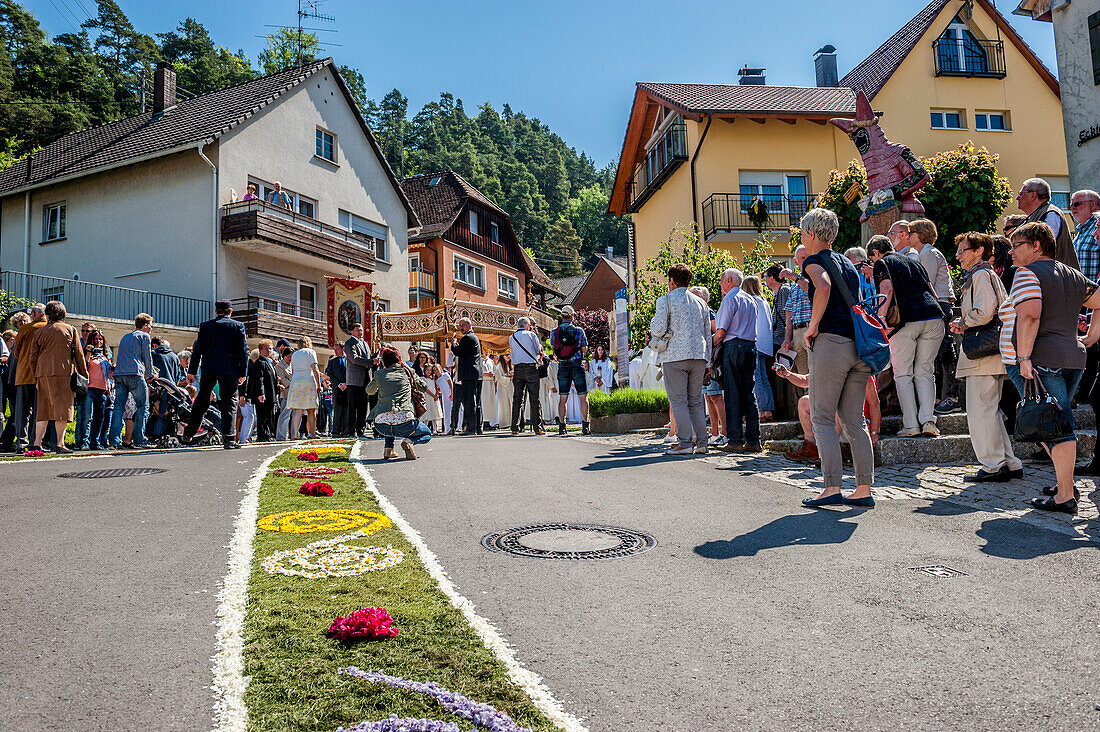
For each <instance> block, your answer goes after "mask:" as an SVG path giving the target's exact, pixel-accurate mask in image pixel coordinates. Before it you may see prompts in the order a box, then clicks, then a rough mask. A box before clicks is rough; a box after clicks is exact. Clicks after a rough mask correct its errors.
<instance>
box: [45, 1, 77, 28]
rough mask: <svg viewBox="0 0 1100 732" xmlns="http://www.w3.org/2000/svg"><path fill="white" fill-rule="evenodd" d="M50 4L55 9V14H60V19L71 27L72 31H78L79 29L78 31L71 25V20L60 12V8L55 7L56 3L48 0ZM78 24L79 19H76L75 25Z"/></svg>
mask: <svg viewBox="0 0 1100 732" xmlns="http://www.w3.org/2000/svg"><path fill="white" fill-rule="evenodd" d="M50 5H53V9H54V10H56V11H57V14H58V15H60V16H61V19H62V20H64V21H65V23H66V24H67V25H68V26H69V27H70V28H72V29H73V33H80V31H78V30H77V29H76V27H75V26H73V24H72V21H70V20H69V18H68V16H66V15H65V14H64V13H63V12H61V8H59V7H57V3H55V2H54V1H53V0H50ZM79 24H80V21H77V25H79Z"/></svg>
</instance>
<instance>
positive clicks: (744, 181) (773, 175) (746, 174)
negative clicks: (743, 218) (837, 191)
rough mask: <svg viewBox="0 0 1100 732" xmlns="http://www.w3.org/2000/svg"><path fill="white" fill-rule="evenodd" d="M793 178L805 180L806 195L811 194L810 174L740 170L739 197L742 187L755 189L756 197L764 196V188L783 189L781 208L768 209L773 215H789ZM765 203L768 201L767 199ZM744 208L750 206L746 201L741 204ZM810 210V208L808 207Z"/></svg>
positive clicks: (738, 173)
mask: <svg viewBox="0 0 1100 732" xmlns="http://www.w3.org/2000/svg"><path fill="white" fill-rule="evenodd" d="M791 178H804V179H805V181H806V193H807V194H809V192H810V174H809V173H808V172H803V171H795V170H790V171H779V170H771V171H769V170H739V171H737V195H738V197H740V196H741V195H742V194H741V187H742V186H745V187H751V188H753V189H754V191H755V192H754V193H753V194H752V195H754V196H764V193H763V187H764V186H776V185H778V186H779V187H780V188H781V191H780V195H781V198H780V201H779V208H770V207H769V208H768V211H769V212H771V213H788V211H787V202H788V197H789V196H790V195H791V187H790V179H791ZM765 203H767V199H766V198H765ZM741 205H742V207H744V208H747V206H748V204H746V203H745V202H744V201H742V202H741ZM807 208H808V207H807Z"/></svg>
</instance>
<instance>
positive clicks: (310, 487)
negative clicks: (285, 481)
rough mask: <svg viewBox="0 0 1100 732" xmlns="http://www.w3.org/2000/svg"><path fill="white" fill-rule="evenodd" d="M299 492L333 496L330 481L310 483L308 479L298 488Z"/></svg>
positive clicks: (310, 494)
mask: <svg viewBox="0 0 1100 732" xmlns="http://www.w3.org/2000/svg"><path fill="white" fill-rule="evenodd" d="M298 492H299V493H302V494H304V495H307V496H331V495H332V486H331V485H329V484H328V483H321V482H317V483H310V482H308V481H307V482H305V483H302V487H301V488H299V489H298Z"/></svg>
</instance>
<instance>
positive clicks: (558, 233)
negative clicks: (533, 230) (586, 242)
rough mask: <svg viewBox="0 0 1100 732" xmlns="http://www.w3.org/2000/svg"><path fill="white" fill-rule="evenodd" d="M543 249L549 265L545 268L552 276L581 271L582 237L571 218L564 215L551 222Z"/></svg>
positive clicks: (573, 273)
mask: <svg viewBox="0 0 1100 732" xmlns="http://www.w3.org/2000/svg"><path fill="white" fill-rule="evenodd" d="M542 251H543V253H544V257H545V261H546V265H547V266H544V267H543V269H545V270H546V273H547V274H549V275H550V276H552V277H573V276H575V275H579V274H580V273H581V259H580V256H581V238H580V237H579V236H577V232H576V230H575V229H574V228H573V224H571V223H569V219H566V218H564V217H562V218H560V219H558V220H557V221H555V222H554V223H552V224H550V228H549V230H547V232H546V239H545V240H544V241H543V248H542Z"/></svg>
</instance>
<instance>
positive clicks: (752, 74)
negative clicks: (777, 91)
mask: <svg viewBox="0 0 1100 732" xmlns="http://www.w3.org/2000/svg"><path fill="white" fill-rule="evenodd" d="M737 75H738V76H739V77H741V79H740V80H739V81H738V82H737V83H738V84H740V85H741V86H763V85H764V69H763V68H753V67H751V66H742V67H741V70H740V71H738V72H737Z"/></svg>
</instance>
